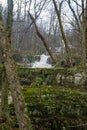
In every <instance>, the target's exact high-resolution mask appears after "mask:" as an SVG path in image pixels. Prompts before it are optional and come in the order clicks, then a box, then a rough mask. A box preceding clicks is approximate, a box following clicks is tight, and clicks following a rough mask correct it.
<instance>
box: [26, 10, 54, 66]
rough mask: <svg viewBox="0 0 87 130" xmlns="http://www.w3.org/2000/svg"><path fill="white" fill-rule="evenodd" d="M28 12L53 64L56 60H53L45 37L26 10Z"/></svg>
mask: <svg viewBox="0 0 87 130" xmlns="http://www.w3.org/2000/svg"><path fill="white" fill-rule="evenodd" d="M28 14H29V16H30V18H31V19H32V21H33V23H34V26H35V29H36V33H37V35H38V37H39V38H40V39H41V41H42V42H43V44H44V46H45V48H46V50H47V52H48V54H49V55H50V57H51V59H52V61H53V63H54V64H55V63H56V60H55V58H54V57H53V54H52V52H51V50H50V49H49V46H48V44H47V42H46V40H45V38H44V37H43V35H42V34H41V33H40V31H39V29H38V26H37V25H36V22H35V19H34V17H33V16H32V15H31V14H30V13H29V12H28Z"/></svg>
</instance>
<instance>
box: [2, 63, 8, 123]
mask: <svg viewBox="0 0 87 130" xmlns="http://www.w3.org/2000/svg"><path fill="white" fill-rule="evenodd" d="M1 119H2V120H3V123H5V122H7V121H8V81H7V77H6V71H5V67H4V65H3V66H2V90H1Z"/></svg>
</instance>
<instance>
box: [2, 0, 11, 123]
mask: <svg viewBox="0 0 87 130" xmlns="http://www.w3.org/2000/svg"><path fill="white" fill-rule="evenodd" d="M7 5H8V13H7V21H6V31H7V35H8V39H9V43H10V44H11V32H12V23H13V0H7ZM2 66H3V72H2V73H3V74H2V91H1V118H2V120H3V121H9V118H8V81H7V76H6V70H5V66H4V64H3V58H2Z"/></svg>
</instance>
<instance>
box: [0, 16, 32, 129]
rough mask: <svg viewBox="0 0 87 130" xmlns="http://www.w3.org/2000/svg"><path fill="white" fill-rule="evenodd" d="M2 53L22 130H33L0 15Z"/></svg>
mask: <svg viewBox="0 0 87 130" xmlns="http://www.w3.org/2000/svg"><path fill="white" fill-rule="evenodd" d="M0 51H1V52H2V54H3V60H4V66H5V70H6V74H7V79H8V83H9V87H10V90H11V95H12V98H13V103H14V107H15V112H16V116H17V119H18V122H19V127H20V130H32V127H31V121H30V119H29V118H28V116H27V112H26V107H25V102H24V99H23V96H22V91H21V86H20V82H19V80H18V77H17V71H16V66H15V63H14V60H13V55H12V51H11V45H10V43H9V38H8V35H7V33H6V30H5V28H4V26H3V21H2V17H1V15H0Z"/></svg>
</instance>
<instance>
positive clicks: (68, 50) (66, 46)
mask: <svg viewBox="0 0 87 130" xmlns="http://www.w3.org/2000/svg"><path fill="white" fill-rule="evenodd" d="M52 1H53V4H54V7H55V11H56V14H57V17H58V21H59V26H60V30H61V34H62V38H63V41H64V44H65V50H66V54H67V62H68V63H69V64H71V54H70V48H69V45H68V42H67V39H66V36H65V33H64V29H63V25H62V21H61V11H60V10H58V8H57V4H56V1H55V0H52Z"/></svg>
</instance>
